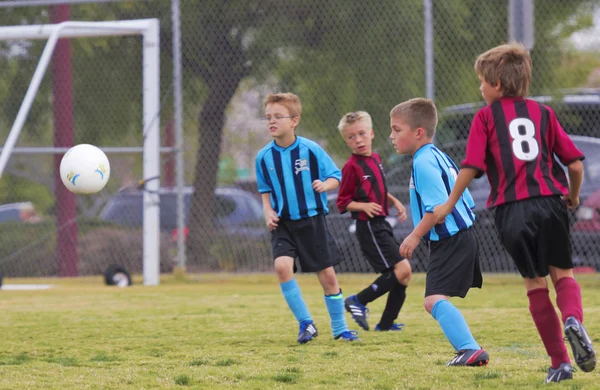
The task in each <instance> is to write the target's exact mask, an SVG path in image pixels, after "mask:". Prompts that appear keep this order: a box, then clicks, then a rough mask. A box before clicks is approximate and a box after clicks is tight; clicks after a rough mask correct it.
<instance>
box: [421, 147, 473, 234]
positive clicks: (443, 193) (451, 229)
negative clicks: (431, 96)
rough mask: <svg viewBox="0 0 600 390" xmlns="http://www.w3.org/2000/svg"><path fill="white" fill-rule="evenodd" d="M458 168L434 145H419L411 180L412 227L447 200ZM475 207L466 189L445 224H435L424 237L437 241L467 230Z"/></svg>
mask: <svg viewBox="0 0 600 390" xmlns="http://www.w3.org/2000/svg"><path fill="white" fill-rule="evenodd" d="M457 175H458V168H457V166H456V164H454V162H453V161H452V159H451V158H450V157H448V155H447V154H446V153H444V152H442V151H441V150H439V149H438V148H436V147H435V146H434V145H433V144H427V145H424V146H422V147H421V148H420V149H419V150H417V152H416V153H415V155H414V156H413V170H412V174H411V177H410V209H411V212H412V219H413V223H414V224H415V226H417V225H418V224H419V222H421V219H423V216H424V215H425V213H432V212H433V208H434V207H435V206H437V205H440V204H442V203H444V202H446V201H447V200H448V196H449V195H450V192H451V191H452V187H454V183H455V182H456V177H457ZM474 207H475V202H474V201H473V197H471V194H470V193H469V190H468V189H467V190H465V192H464V193H463V194H462V196H461V198H460V200H459V201H458V202H457V203H456V206H455V207H454V210H452V213H450V214H449V215H448V216H447V217H446V221H445V222H444V223H441V224H437V225H435V226H434V227H433V228H431V230H430V231H429V232H428V233H427V234H426V235H425V236H424V237H423V238H424V239H426V240H431V241H438V240H441V239H444V238H448V237H450V236H453V235H454V234H456V233H458V232H459V231H460V230H465V229H468V228H469V227H471V226H472V225H473V222H474V221H475V214H474V213H473V211H472V209H473V208H474Z"/></svg>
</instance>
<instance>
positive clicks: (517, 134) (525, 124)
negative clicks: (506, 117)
mask: <svg viewBox="0 0 600 390" xmlns="http://www.w3.org/2000/svg"><path fill="white" fill-rule="evenodd" d="M522 129H524V130H525V134H521V133H522ZM508 130H509V131H510V136H511V137H512V139H513V141H512V150H513V154H514V155H515V157H516V158H518V159H519V160H522V161H532V160H535V158H536V157H537V156H538V154H540V147H539V145H538V143H537V140H536V139H535V125H534V124H533V122H532V121H531V120H530V119H527V118H516V119H513V120H512V121H511V122H510V124H509V125H508ZM525 145H527V148H526V150H524V146H525Z"/></svg>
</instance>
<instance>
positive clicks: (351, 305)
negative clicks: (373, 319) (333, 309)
mask: <svg viewBox="0 0 600 390" xmlns="http://www.w3.org/2000/svg"><path fill="white" fill-rule="evenodd" d="M344 307H345V308H346V311H347V312H348V313H350V314H351V315H352V319H353V320H354V322H356V323H357V324H358V326H360V327H361V328H363V329H364V330H369V323H368V322H367V313H369V309H367V307H366V306H365V305H363V304H362V303H360V302H358V299H356V295H350V296H349V297H348V298H346V300H345V301H344Z"/></svg>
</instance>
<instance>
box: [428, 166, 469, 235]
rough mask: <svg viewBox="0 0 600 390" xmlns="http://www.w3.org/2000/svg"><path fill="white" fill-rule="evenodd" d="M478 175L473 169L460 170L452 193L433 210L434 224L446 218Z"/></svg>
mask: <svg viewBox="0 0 600 390" xmlns="http://www.w3.org/2000/svg"><path fill="white" fill-rule="evenodd" d="M478 173H479V170H477V169H475V168H461V170H460V172H459V173H458V176H457V177H456V182H455V183H454V187H452V192H451V193H450V195H449V196H448V200H447V201H446V202H444V203H442V204H440V205H438V206H435V207H434V208H433V218H434V219H435V221H436V223H439V222H443V221H444V219H445V218H446V216H447V215H448V214H450V213H451V212H452V210H454V206H456V203H458V200H459V199H460V197H461V196H462V194H463V192H465V190H466V189H467V187H468V186H469V184H471V181H473V179H474V178H475V177H476V176H477V174H478Z"/></svg>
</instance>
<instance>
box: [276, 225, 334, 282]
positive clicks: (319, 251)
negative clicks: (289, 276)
mask: <svg viewBox="0 0 600 390" xmlns="http://www.w3.org/2000/svg"><path fill="white" fill-rule="evenodd" d="M271 248H272V249H273V259H277V258H278V257H281V256H289V257H291V258H293V259H294V272H296V271H297V267H296V266H297V264H296V261H295V259H298V262H299V265H300V270H301V271H302V272H317V271H321V270H324V269H325V268H329V267H332V266H334V265H336V264H338V263H339V262H341V261H342V255H341V253H340V250H339V249H338V247H337V245H336V243H335V240H334V239H333V237H332V236H331V233H329V229H328V228H327V221H326V220H325V216H324V215H322V214H319V215H316V216H314V217H310V218H304V219H299V220H296V221H291V220H282V219H280V220H279V222H278V226H277V228H276V229H275V230H274V231H272V232H271Z"/></svg>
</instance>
